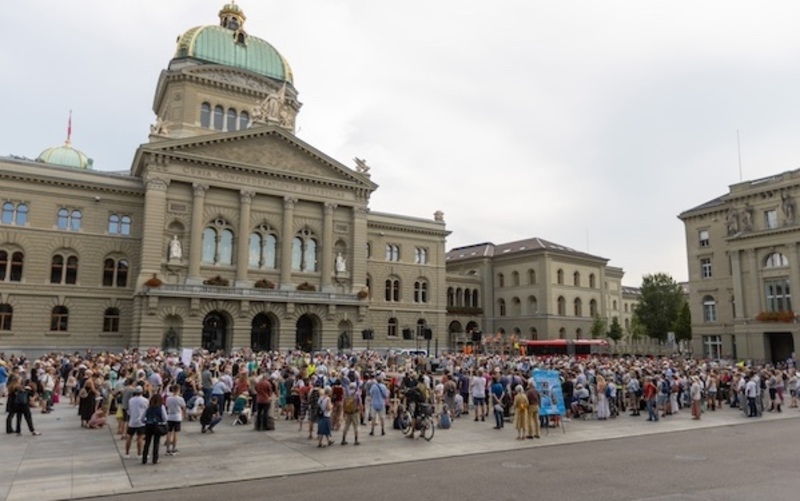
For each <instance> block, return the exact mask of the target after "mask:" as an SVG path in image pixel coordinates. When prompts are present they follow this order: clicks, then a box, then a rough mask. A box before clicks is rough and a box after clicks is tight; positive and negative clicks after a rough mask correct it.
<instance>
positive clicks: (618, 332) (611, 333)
mask: <svg viewBox="0 0 800 501" xmlns="http://www.w3.org/2000/svg"><path fill="white" fill-rule="evenodd" d="M608 338H609V339H611V340H612V341H614V343H615V344H616V343H618V342H619V340H620V339H622V326H621V325H620V324H619V318H617V317H614V318H612V319H611V327H610V328H609V329H608Z"/></svg>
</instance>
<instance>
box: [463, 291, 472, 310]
mask: <svg viewBox="0 0 800 501" xmlns="http://www.w3.org/2000/svg"><path fill="white" fill-rule="evenodd" d="M464 306H467V307H469V306H472V290H470V289H464Z"/></svg>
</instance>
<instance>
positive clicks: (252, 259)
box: [248, 228, 278, 270]
mask: <svg viewBox="0 0 800 501" xmlns="http://www.w3.org/2000/svg"><path fill="white" fill-rule="evenodd" d="M248 255H249V259H248V265H249V267H250V268H266V269H270V270H273V269H275V268H276V267H277V259H278V238H277V237H276V236H275V234H273V233H272V232H269V230H268V229H266V228H265V229H264V230H261V231H256V232H254V233H251V234H250V252H249V253H248Z"/></svg>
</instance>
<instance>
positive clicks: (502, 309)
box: [497, 299, 506, 317]
mask: <svg viewBox="0 0 800 501" xmlns="http://www.w3.org/2000/svg"><path fill="white" fill-rule="evenodd" d="M497 315H498V316H501V317H504V316H506V300H505V299H498V300H497Z"/></svg>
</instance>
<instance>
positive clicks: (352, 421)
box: [342, 381, 361, 445]
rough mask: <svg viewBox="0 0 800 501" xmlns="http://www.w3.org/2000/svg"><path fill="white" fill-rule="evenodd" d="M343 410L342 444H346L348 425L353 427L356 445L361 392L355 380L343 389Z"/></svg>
mask: <svg viewBox="0 0 800 501" xmlns="http://www.w3.org/2000/svg"><path fill="white" fill-rule="evenodd" d="M342 411H343V412H344V431H343V432H342V445H347V432H348V431H349V430H350V426H352V427H353V436H354V438H355V445H358V444H359V442H358V424H359V419H360V418H359V416H360V414H361V393H360V392H359V389H358V385H357V384H356V382H355V381H352V382H350V383H348V385H347V388H346V389H345V390H344V400H343V403H342Z"/></svg>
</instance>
